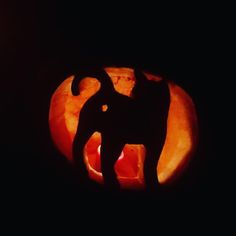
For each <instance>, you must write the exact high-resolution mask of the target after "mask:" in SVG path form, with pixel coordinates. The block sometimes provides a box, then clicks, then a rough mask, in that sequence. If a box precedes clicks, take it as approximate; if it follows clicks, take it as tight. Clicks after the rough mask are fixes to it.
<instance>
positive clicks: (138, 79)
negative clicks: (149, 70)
mask: <svg viewBox="0 0 236 236" xmlns="http://www.w3.org/2000/svg"><path fill="white" fill-rule="evenodd" d="M134 76H135V79H136V82H138V83H139V82H145V81H147V78H146V76H145V74H144V73H143V72H142V71H141V70H139V69H134Z"/></svg>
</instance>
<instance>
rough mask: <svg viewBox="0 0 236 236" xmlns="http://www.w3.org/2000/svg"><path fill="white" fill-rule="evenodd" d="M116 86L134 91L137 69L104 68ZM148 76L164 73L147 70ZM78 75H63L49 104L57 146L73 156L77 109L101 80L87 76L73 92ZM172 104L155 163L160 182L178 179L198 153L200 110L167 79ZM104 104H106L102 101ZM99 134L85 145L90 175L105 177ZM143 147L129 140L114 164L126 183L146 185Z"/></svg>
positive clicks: (126, 92) (127, 92) (128, 92)
mask: <svg viewBox="0 0 236 236" xmlns="http://www.w3.org/2000/svg"><path fill="white" fill-rule="evenodd" d="M105 70H106V72H107V73H108V75H109V76H110V77H111V79H112V81H113V84H114V87H115V89H116V91H117V92H119V93H121V94H123V95H126V96H129V97H131V91H132V88H133V87H134V85H135V78H134V71H133V69H130V68H114V67H109V68H105ZM145 74H146V76H147V78H148V79H149V80H153V81H157V82H158V81H160V80H161V78H160V77H158V76H155V75H152V74H148V73H145ZM73 78H74V76H71V77H69V78H67V79H66V80H64V81H63V82H62V83H61V85H60V86H59V87H58V88H57V89H56V91H55V92H54V94H53V96H52V98H51V104H50V111H49V126H50V131H51V135H52V139H53V141H54V143H55V145H56V147H57V148H58V149H59V150H60V151H61V152H62V153H63V154H64V155H65V157H66V158H67V159H68V160H69V161H72V142H73V139H74V136H75V133H76V129H77V125H78V122H79V113H80V110H81V108H82V107H83V105H84V104H85V102H86V101H87V100H88V99H89V98H90V97H91V96H92V95H93V94H95V93H96V92H97V91H98V90H99V88H100V83H99V81H98V80H97V79H96V78H91V77H86V78H84V79H83V80H82V81H81V83H80V85H79V91H80V94H79V95H78V96H73V95H72V93H71V83H72V80H73ZM168 86H169V90H170V99H171V102H170V108H169V113H168V120H167V134H166V140H165V144H164V147H163V149H162V153H161V156H160V159H159V162H158V165H157V178H158V180H159V182H160V183H161V184H167V183H169V182H171V181H172V180H174V179H175V178H176V177H177V176H179V175H180V174H181V173H183V171H184V170H185V167H186V166H187V164H188V162H189V160H190V159H191V157H192V156H193V154H194V151H195V149H196V144H197V138H198V137H197V134H198V127H197V116H196V111H195V107H194V104H193V102H192V100H191V98H190V96H189V95H188V94H187V93H186V92H185V91H184V90H183V89H182V88H180V87H179V86H178V85H176V84H174V83H173V82H168ZM103 109H106V107H104V108H103ZM100 144H101V135H100V133H98V132H95V133H94V134H93V135H92V136H91V138H90V139H89V141H88V142H87V144H86V146H85V148H84V158H85V159H84V160H85V164H86V167H87V169H88V171H89V176H90V178H91V179H93V180H95V181H96V182H99V183H102V182H103V177H102V173H101V165H100V155H99V146H100ZM144 159H145V147H144V146H143V145H141V144H140V145H131V144H126V145H125V147H124V149H123V153H122V157H120V158H119V159H118V161H117V162H116V164H115V171H116V174H117V176H118V179H119V182H120V185H121V187H122V188H134V189H137V188H143V187H144V176H143V163H144Z"/></svg>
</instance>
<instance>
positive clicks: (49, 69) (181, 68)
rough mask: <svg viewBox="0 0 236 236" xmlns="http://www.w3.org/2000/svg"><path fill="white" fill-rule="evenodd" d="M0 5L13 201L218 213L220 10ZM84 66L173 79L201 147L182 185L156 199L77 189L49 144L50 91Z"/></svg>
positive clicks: (7, 167)
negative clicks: (191, 109)
mask: <svg viewBox="0 0 236 236" xmlns="http://www.w3.org/2000/svg"><path fill="white" fill-rule="evenodd" d="M1 5H2V6H1V7H0V11H1V14H0V19H1V20H0V27H1V28H0V35H1V38H0V50H1V53H0V62H1V67H0V73H1V74H0V79H1V120H2V121H1V145H2V146H3V152H2V154H1V156H2V159H3V165H1V168H2V173H3V178H2V179H3V182H4V186H6V189H7V190H6V191H5V192H6V193H10V194H9V195H10V199H12V202H13V203H14V202H15V203H17V204H18V203H19V202H21V201H22V200H23V201H24V202H30V201H33V202H37V205H38V204H39V205H40V203H41V204H42V202H43V203H49V204H53V205H56V206H58V205H60V207H61V206H62V205H64V206H65V205H69V206H70V207H71V206H74V207H75V205H76V207H78V208H80V207H81V206H83V207H86V206H88V205H90V206H91V208H94V207H97V208H95V209H96V210H101V211H104V208H106V207H108V208H110V211H109V212H110V213H111V212H112V209H113V208H114V206H116V210H118V207H117V206H118V205H119V204H121V205H122V206H123V208H122V207H121V208H119V210H120V211H125V212H126V213H127V212H128V211H131V209H132V212H133V211H134V210H136V207H137V205H138V206H139V208H142V209H148V210H152V211H155V212H158V211H159V209H160V208H165V207H167V206H168V207H169V209H170V208H171V207H174V206H175V207H179V208H184V209H188V210H190V211H191V209H193V208H194V209H195V210H196V209H197V207H196V206H197V205H198V204H200V205H202V204H204V205H205V206H207V208H208V207H210V208H212V209H213V208H214V209H215V205H214V204H213V202H214V201H215V199H220V198H219V196H221V195H227V188H226V187H224V178H222V177H221V174H220V173H222V172H221V170H223V169H225V168H226V167H225V166H226V162H220V161H219V160H220V151H219V149H217V148H216V147H219V144H220V142H219V132H220V129H221V127H220V125H219V122H218V120H220V119H221V116H222V113H223V111H224V109H225V107H224V106H222V105H221V110H220V112H219V103H218V102H216V101H217V100H218V98H219V96H222V93H223V94H224V87H226V86H228V85H225V84H224V83H223V84H222V83H219V82H218V81H221V80H222V76H223V74H222V73H221V71H220V69H222V61H223V60H224V56H223V53H224V50H225V42H224V41H223V39H224V35H225V32H224V30H225V24H224V23H223V22H222V21H221V17H220V15H221V14H222V13H223V11H224V9H223V8H221V7H220V6H214V5H212V6H207V5H203V6H202V5H201V6H200V5H186V4H183V5H171V6H168V7H167V6H160V5H156V4H155V5H153V6H152V5H141V4H140V5H139V4H138V3H135V4H133V5H132V4H131V6H128V5H127V4H126V3H122V2H117V3H110V4H106V5H105V4H104V6H102V5H101V3H97V4H95V3H93V2H89V3H88V4H87V6H86V5H82V4H78V3H77V4H75V3H71V4H69V3H68V1H65V2H64V3H62V2H60V1H47V2H43V1H36V0H32V1H23V2H22V1H19V3H15V2H12V1H7V2H1ZM81 64H84V65H86V64H92V65H93V64H98V65H118V66H119V65H123V66H131V67H135V66H138V67H141V68H143V69H144V70H149V71H151V72H153V73H157V74H160V75H162V76H163V77H166V78H168V79H171V80H173V81H175V82H176V83H177V84H179V85H180V86H182V87H183V88H184V89H185V90H186V91H187V92H188V93H189V94H190V96H191V97H192V99H193V101H194V102H195V105H196V109H197V113H198V119H199V128H200V140H199V146H198V150H197V153H196V155H195V157H194V159H193V161H192V162H191V163H190V166H189V169H188V171H187V172H186V173H185V174H184V175H183V176H182V178H181V179H180V180H179V182H178V183H177V184H176V185H174V186H172V187H170V188H167V189H165V191H164V192H161V193H156V194H147V193H145V192H124V193H120V194H118V195H114V194H111V193H107V192H105V191H104V190H102V189H100V188H99V186H96V185H95V186H92V187H91V188H92V189H93V190H92V192H91V189H90V190H84V189H83V188H82V187H81V186H79V185H78V184H77V183H76V181H75V179H74V177H73V175H72V174H71V167H70V166H69V165H68V163H67V162H66V161H65V159H64V157H63V156H62V155H61V154H60V153H58V151H57V150H56V149H55V147H54V146H53V143H52V141H51V139H50V133H49V129H48V111H49V102H50V96H51V95H52V93H53V91H54V90H55V89H56V87H57V86H58V85H59V84H60V83H61V82H62V81H63V80H64V79H65V78H66V77H67V76H68V75H71V74H72V73H74V72H75V71H76V68H78V66H79V65H81ZM216 114H217V115H216ZM103 200H104V201H103ZM98 201H99V203H97V202H98ZM110 201H111V203H108V202H110ZM113 203H114V204H113ZM222 203H223V202H222ZM57 204H58V205H57ZM74 204H75V205H74ZM220 205H221V200H218V205H217V207H219V206H220ZM217 207H216V209H218V208H217ZM56 208H57V207H56ZM127 208H128V209H129V210H127ZM207 208H206V209H207Z"/></svg>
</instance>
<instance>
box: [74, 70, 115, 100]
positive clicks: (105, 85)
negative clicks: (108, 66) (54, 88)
mask: <svg viewBox="0 0 236 236" xmlns="http://www.w3.org/2000/svg"><path fill="white" fill-rule="evenodd" d="M85 77H94V78H96V79H97V80H98V81H99V82H100V83H101V87H100V90H99V91H101V92H103V93H104V94H110V93H113V92H115V88H114V85H113V83H112V80H111V78H110V76H109V75H108V74H107V72H106V71H105V70H104V69H101V68H94V69H90V70H89V71H85V70H84V71H83V70H82V71H80V72H79V73H77V74H76V75H75V77H74V79H73V81H72V84H71V92H72V94H73V95H74V96H77V95H79V83H80V82H81V80H82V79H84V78H85Z"/></svg>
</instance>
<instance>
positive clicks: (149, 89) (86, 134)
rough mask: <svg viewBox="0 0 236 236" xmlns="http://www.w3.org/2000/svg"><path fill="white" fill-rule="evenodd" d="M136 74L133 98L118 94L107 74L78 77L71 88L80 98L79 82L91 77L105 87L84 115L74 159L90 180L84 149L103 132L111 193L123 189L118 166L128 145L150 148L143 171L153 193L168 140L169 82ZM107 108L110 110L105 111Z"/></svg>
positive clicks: (96, 72)
mask: <svg viewBox="0 0 236 236" xmlns="http://www.w3.org/2000/svg"><path fill="white" fill-rule="evenodd" d="M134 74H135V78H136V83H135V86H134V88H133V90H132V97H127V96H125V95H122V94H120V93H118V92H116V90H115V89H114V87H113V83H112V80H111V78H110V77H109V76H108V74H107V73H106V71H105V70H102V69H101V70H93V71H92V72H90V73H80V74H79V75H78V76H75V78H74V80H73V82H72V87H71V89H72V93H73V94H74V95H77V94H78V91H77V90H78V84H79V82H80V81H81V80H82V79H83V78H84V77H87V76H92V77H96V78H97V79H98V80H99V81H100V82H101V87H100V89H99V91H98V92H97V93H96V94H94V95H93V96H92V97H90V98H89V99H88V100H87V102H86V103H85V104H84V106H83V107H82V109H81V111H80V118H79V124H78V128H77V132H76V135H75V138H74V141H73V159H74V161H75V163H76V166H77V167H78V168H79V172H80V173H81V176H84V177H87V175H88V173H87V170H86V167H85V164H84V160H83V149H84V147H85V145H86V143H87V141H88V140H89V138H90V137H91V136H92V134H93V133H94V132H96V131H98V132H100V133H101V136H102V144H101V168H102V174H103V178H104V184H105V185H106V186H107V187H109V188H111V189H119V182H118V180H117V177H116V173H115V170H114V165H115V163H116V161H117V160H118V158H119V156H120V154H121V152H122V149H123V147H124V145H125V144H143V145H144V146H145V148H146V156H145V161H144V170H143V171H144V179H145V185H146V188H147V189H150V190H152V189H156V187H157V186H158V179H157V163H158V160H159V157H160V154H161V151H162V148H163V145H164V142H165V138H166V130H167V117H168V111H169V105H170V94H169V88H168V84H167V83H166V81H165V80H161V81H159V82H155V81H151V80H148V79H147V78H146V76H145V75H144V74H143V73H142V72H141V71H139V70H135V71H134ZM104 105H105V106H106V108H107V109H106V110H104V109H103V107H104Z"/></svg>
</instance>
